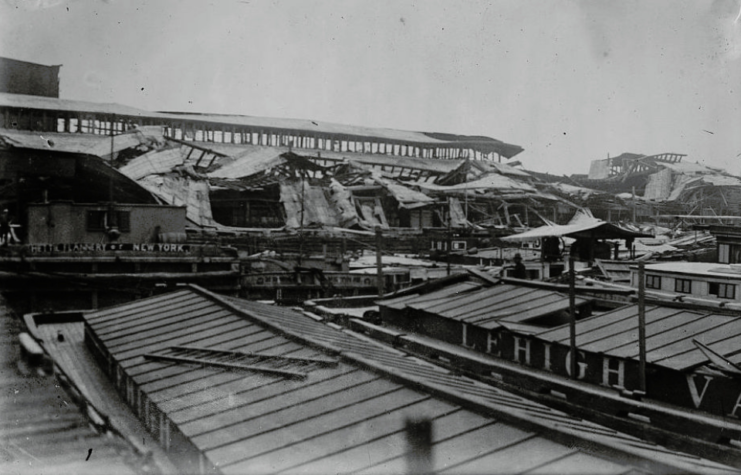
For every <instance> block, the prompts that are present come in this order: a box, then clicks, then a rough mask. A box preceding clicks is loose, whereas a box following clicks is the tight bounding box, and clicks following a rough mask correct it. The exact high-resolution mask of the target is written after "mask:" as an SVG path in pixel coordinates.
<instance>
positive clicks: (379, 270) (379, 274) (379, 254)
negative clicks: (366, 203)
mask: <svg viewBox="0 0 741 475" xmlns="http://www.w3.org/2000/svg"><path fill="white" fill-rule="evenodd" d="M382 245H383V234H381V228H380V227H377V228H376V286H377V287H378V296H379V297H381V296H383V287H384V286H383V250H382Z"/></svg>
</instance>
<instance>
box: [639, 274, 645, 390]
mask: <svg viewBox="0 0 741 475" xmlns="http://www.w3.org/2000/svg"><path fill="white" fill-rule="evenodd" d="M643 266H644V263H643V261H641V262H639V263H638V379H639V381H638V383H639V385H640V386H639V387H640V390H641V393H642V394H641V395H645V394H646V280H645V270H644V267H643Z"/></svg>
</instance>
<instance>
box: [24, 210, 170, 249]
mask: <svg viewBox="0 0 741 475" xmlns="http://www.w3.org/2000/svg"><path fill="white" fill-rule="evenodd" d="M106 209H107V207H106V205H96V204H76V203H50V204H32V205H29V207H28V234H27V236H28V243H29V244H36V243H105V242H108V241H109V240H108V237H107V236H106V234H105V232H104V231H89V230H88V222H87V212H88V211H89V210H97V211H106ZM116 210H117V211H128V212H129V213H130V215H129V216H130V218H129V224H130V229H129V231H128V232H127V231H122V232H121V236H120V237H119V238H118V240H117V242H119V243H151V242H155V240H156V235H157V233H185V207H173V206H166V205H126V204H117V205H116Z"/></svg>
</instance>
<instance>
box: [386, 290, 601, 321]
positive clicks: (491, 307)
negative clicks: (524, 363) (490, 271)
mask: <svg viewBox="0 0 741 475" xmlns="http://www.w3.org/2000/svg"><path fill="white" fill-rule="evenodd" d="M588 302H589V300H588V299H584V298H581V297H577V299H576V305H577V306H581V305H584V304H586V303H588ZM379 305H380V306H382V307H384V306H388V307H392V308H396V309H401V308H404V307H407V308H413V309H416V310H423V311H425V312H427V313H429V314H435V315H438V316H440V317H444V318H449V319H451V320H457V321H460V322H464V323H468V324H471V325H474V326H477V327H481V328H486V329H491V328H496V327H498V326H499V322H500V321H503V322H512V323H516V322H520V323H522V322H525V321H527V320H530V319H533V318H538V317H541V316H545V315H550V314H552V313H556V312H560V311H563V310H568V308H569V299H568V296H566V295H563V294H560V293H558V292H553V291H550V290H543V289H536V288H531V287H523V286H518V285H511V284H502V285H494V286H491V287H483V288H481V287H480V286H475V285H472V284H471V283H468V282H463V283H459V284H455V285H452V286H450V287H446V288H444V289H441V290H438V291H435V292H430V293H427V294H423V295H417V296H408V297H400V298H397V299H392V300H389V301H381V302H379Z"/></svg>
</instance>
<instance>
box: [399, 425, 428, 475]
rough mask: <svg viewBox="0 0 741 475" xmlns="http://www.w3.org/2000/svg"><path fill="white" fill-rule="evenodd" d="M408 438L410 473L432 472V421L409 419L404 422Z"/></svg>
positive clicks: (416, 474)
mask: <svg viewBox="0 0 741 475" xmlns="http://www.w3.org/2000/svg"><path fill="white" fill-rule="evenodd" d="M404 429H405V433H406V440H407V450H406V459H407V471H406V473H407V474H409V475H428V474H432V467H433V461H432V421H431V420H429V419H420V420H413V419H407V420H406V421H405V424H404Z"/></svg>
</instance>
